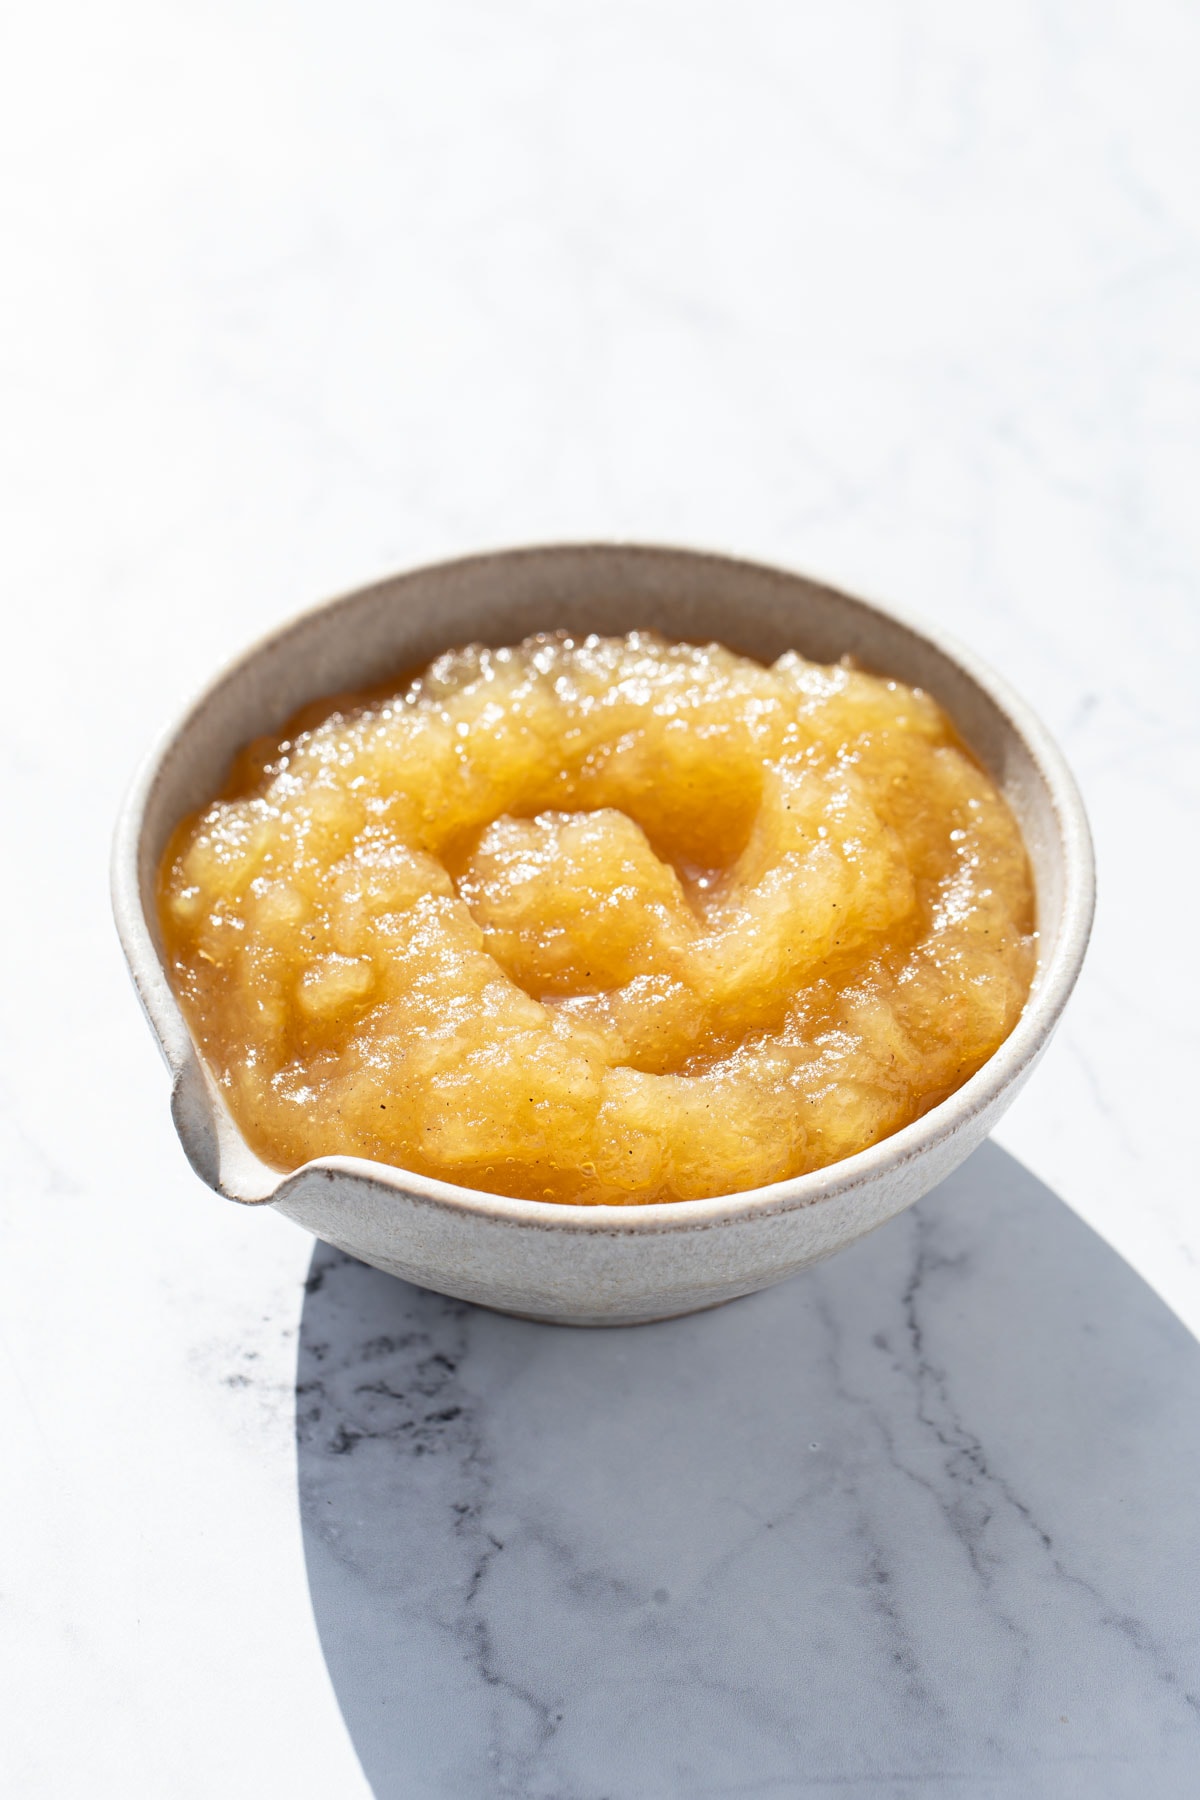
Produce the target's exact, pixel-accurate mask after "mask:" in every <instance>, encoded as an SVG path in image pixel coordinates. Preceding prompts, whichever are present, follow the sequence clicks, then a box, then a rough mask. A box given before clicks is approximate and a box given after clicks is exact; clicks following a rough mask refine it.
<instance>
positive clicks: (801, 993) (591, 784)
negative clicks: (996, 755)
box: [160, 632, 1035, 1203]
mask: <svg viewBox="0 0 1200 1800" xmlns="http://www.w3.org/2000/svg"><path fill="white" fill-rule="evenodd" d="M160 916H161V922H162V929H163V934H164V937H165V940H166V946H167V952H168V966H169V971H170V975H171V979H172V982H173V984H174V986H175V989H176V992H177V994H178V996H179V999H180V1002H181V1004H182V1006H183V1009H184V1012H185V1014H186V1015H187V1018H188V1021H189V1024H190V1025H191V1028H192V1031H193V1033H194V1034H195V1037H196V1039H197V1041H198V1043H199V1044H200V1046H201V1048H202V1050H203V1053H204V1056H205V1059H206V1061H207V1063H208V1065H209V1068H210V1069H211V1070H212V1072H213V1074H214V1076H215V1078H216V1080H217V1081H218V1083H219V1084H220V1086H221V1088H222V1089H223V1091H224V1093H225V1096H226V1099H227V1101H228V1104H229V1107H230V1110H231V1112H232V1113H233V1116H234V1118H235V1119H236V1120H237V1122H238V1125H239V1126H240V1128H241V1130H242V1132H243V1133H244V1135H245V1137H246V1138H247V1140H248V1141H249V1142H250V1144H251V1145H252V1146H253V1147H254V1149H255V1150H256V1151H257V1152H258V1154H259V1155H260V1156H261V1157H263V1158H264V1159H265V1160H266V1161H267V1162H269V1163H271V1164H273V1165H275V1166H277V1167H279V1168H291V1167H295V1166H296V1165H298V1164H299V1163H302V1162H304V1161H306V1160H307V1159H308V1158H310V1157H315V1156H323V1155H332V1154H340V1155H351V1156H365V1157H372V1158H375V1159H376V1160H378V1161H382V1162H388V1163H394V1164H398V1165H400V1166H401V1167H403V1168H406V1169H412V1170H417V1171H421V1172H424V1173H425V1174H428V1175H433V1176H437V1177H440V1178H442V1179H444V1180H448V1181H455V1182H460V1183H464V1184H466V1185H467V1186H469V1187H475V1188H484V1189H490V1190H492V1191H493V1192H496V1193H501V1194H513V1195H522V1196H526V1197H528V1198H531V1199H535V1200H556V1201H572V1202H580V1203H596V1202H610V1203H611V1202H618V1203H631V1202H641V1201H652V1200H683V1199H696V1198H700V1197H703V1196H706V1195H713V1194H725V1193H731V1192H735V1191H738V1190H742V1189H745V1188H751V1187H757V1186H760V1185H761V1184H763V1183H767V1182H773V1181H780V1180H782V1179H783V1178H785V1177H787V1176H791V1175H796V1174H800V1173H803V1172H804V1171H806V1170H810V1169H817V1168H820V1167H822V1166H823V1165H824V1164H826V1163H831V1162H834V1161H836V1160H837V1159H838V1158H839V1157H844V1156H848V1155H850V1154H851V1153H852V1152H854V1151H856V1150H861V1149H863V1148H865V1146H866V1145H868V1144H872V1143H874V1142H875V1141H876V1140H877V1139H879V1138H881V1137H884V1136H885V1135H886V1134H887V1133H889V1132H892V1131H895V1130H897V1129H898V1127H900V1126H902V1125H905V1124H907V1123H908V1122H909V1121H910V1120H912V1119H915V1118H917V1117H918V1116H919V1115H920V1114H922V1113H924V1112H926V1111H928V1109H929V1108H930V1107H931V1106H934V1105H936V1103H937V1102H938V1101H939V1100H942V1099H944V1098H945V1097H946V1096H947V1095H948V1094H950V1093H952V1092H953V1091H954V1089H955V1088H957V1087H959V1086H960V1085H961V1083H962V1082H964V1081H965V1080H966V1079H967V1078H968V1076H970V1075H972V1074H973V1073H974V1072H975V1070H976V1069H978V1068H979V1066H980V1065H981V1064H982V1063H983V1062H984V1061H985V1060H986V1058H987V1057H988V1056H990V1055H991V1053H992V1052H993V1051H994V1050H995V1049H996V1047H997V1046H998V1045H999V1044H1000V1043H1001V1042H1002V1041H1003V1039H1004V1038H1005V1037H1006V1036H1007V1034H1008V1032H1009V1031H1011V1029H1012V1027H1013V1025H1014V1023H1015V1022H1016V1019H1017V1017H1018V1015H1019V1013H1020V1011H1021V1008H1022V1005H1023V1003H1024V1001H1025V997H1026V995H1027V993H1028V991H1029V985H1030V981H1031V978H1032V974H1033V968H1034V960H1035V954H1034V909H1033V888H1032V882H1031V877H1030V870H1029V864H1028V860H1027V858H1026V854H1025V849H1024V846H1023V844H1022V841H1021V836H1020V833H1019V831H1018V829H1017V825H1016V823H1015V821H1014V819H1013V816H1012V814H1011V812H1010V811H1009V809H1008V807H1007V805H1006V804H1005V802H1004V800H1003V799H1002V798H1001V797H1000V795H999V794H998V792H997V790H996V788H995V787H994V785H993V784H992V782H991V781H990V780H989V779H988V777H987V776H986V775H985V774H984V773H983V771H982V770H981V769H980V768H979V766H978V765H977V764H976V763H975V762H974V761H973V760H972V758H971V757H970V755H969V754H968V753H967V752H966V751H965V749H964V748H963V745H962V744H961V742H960V741H959V739H958V738H957V736H956V734H955V732H954V730H953V728H952V727H951V725H950V723H949V721H948V720H947V718H946V716H945V714H944V713H943V712H942V711H941V710H940V709H939V707H938V706H937V705H935V703H934V702H933V701H932V700H931V699H930V698H929V697H928V695H926V694H924V693H922V692H921V691H919V690H914V689H911V688H907V687H904V686H903V685H902V684H900V683H899V682H896V681H889V680H885V679H881V678H879V677H876V676H873V675H868V674H864V673H862V672H861V671H859V670H856V669H853V668H850V667H845V666H837V667H832V668H825V667H821V666H818V665H816V664H814V663H810V662H806V661H805V660H804V659H803V657H801V656H798V655H796V654H794V653H789V654H788V655H786V656H783V657H781V658H780V659H779V661H778V662H777V663H776V664H775V665H774V666H773V667H772V668H764V667H762V666H761V665H760V664H758V663H755V662H752V661H750V660H749V659H748V658H746V657H743V656H737V655H734V654H733V653H732V652H731V651H729V650H725V649H722V648H721V647H720V646H718V645H708V646H705V647H697V646H695V645H691V644H677V643H668V642H666V641H665V640H663V639H661V638H659V637H657V636H654V635H652V634H650V633H647V632H635V633H633V634H631V635H630V636H629V637H627V638H625V639H613V638H596V637H589V638H586V639H578V640H572V639H571V638H569V637H565V636H562V635H559V636H539V637H533V638H530V639H528V640H526V642H525V643H523V644H520V645H518V646H516V647H515V648H512V649H504V650H489V649H483V648H480V647H479V646H472V647H470V648H469V649H466V650H459V651H454V652H451V653H450V654H448V655H446V656H443V657H440V658H439V659H438V661H436V662H435V663H433V664H432V665H431V667H430V668H428V669H427V670H425V671H424V673H423V674H421V675H420V676H419V677H418V678H417V679H415V680H411V681H408V682H406V683H404V684H403V685H402V686H400V687H399V689H398V690H397V691H395V692H393V693H391V694H390V695H388V696H387V697H384V698H379V697H373V698H363V697H361V696H359V697H357V698H351V699H349V700H338V701H335V700H330V701H327V702H325V703H324V704H323V705H321V706H318V707H316V708H311V707H310V708H308V709H307V710H306V712H305V713H304V714H302V715H300V716H299V717H298V718H297V719H296V720H294V721H293V722H292V724H291V726H290V727H289V728H288V729H286V730H285V732H284V733H283V735H282V736H278V737H271V738H264V739H260V740H258V741H257V742H255V743H253V744H251V745H250V746H249V747H248V748H247V749H246V750H245V751H244V752H243V753H242V755H241V756H240V758H239V759H238V761H237V764H236V766H235V768H234V770H233V773H232V777H231V780H230V783H229V785H228V787H227V789H226V791H225V792H224V793H223V794H222V795H221V797H220V798H218V799H216V800H214V801H213V802H212V804H211V805H209V806H207V807H205V808H204V809H203V810H202V811H201V812H200V813H198V814H196V815H195V816H193V817H192V818H189V819H186V820H185V821H184V822H183V823H182V824H181V825H180V827H179V828H178V830H177V831H176V833H175V835H174V838H173V840H172V842H171V844H170V845H169V847H168V850H167V853H166V856H165V857H164V860H163V864H162V870H161V877H160Z"/></svg>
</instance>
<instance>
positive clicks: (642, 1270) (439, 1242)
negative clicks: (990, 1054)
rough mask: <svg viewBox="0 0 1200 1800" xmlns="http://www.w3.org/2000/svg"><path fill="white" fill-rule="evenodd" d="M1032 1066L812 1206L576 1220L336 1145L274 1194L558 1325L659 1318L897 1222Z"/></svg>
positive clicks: (421, 1276) (407, 1273)
mask: <svg viewBox="0 0 1200 1800" xmlns="http://www.w3.org/2000/svg"><path fill="white" fill-rule="evenodd" d="M1035 1061H1036V1059H1035ZM1032 1067H1033V1063H1030V1065H1029V1066H1028V1067H1027V1068H1026V1069H1025V1070H1024V1071H1023V1072H1022V1074H1021V1076H1020V1077H1019V1078H1018V1079H1016V1080H1015V1081H1014V1082H1013V1083H1012V1084H1011V1086H1009V1087H1007V1088H1006V1089H1005V1090H1004V1092H1003V1094H1001V1095H1000V1096H998V1097H997V1098H996V1099H994V1100H993V1101H992V1103H991V1105H989V1106H987V1107H982V1106H981V1107H980V1108H979V1109H978V1110H976V1111H974V1112H971V1113H967V1114H965V1115H964V1116H963V1117H962V1118H960V1119H959V1120H958V1121H957V1123H956V1124H955V1126H954V1127H953V1129H951V1130H950V1131H948V1132H947V1133H946V1135H945V1136H944V1137H941V1138H940V1139H938V1140H937V1141H936V1142H935V1143H932V1144H929V1145H926V1146H924V1147H923V1148H922V1149H920V1150H919V1151H917V1152H916V1153H914V1154H913V1155H912V1156H910V1157H909V1158H908V1159H907V1160H905V1161H903V1162H901V1163H898V1164H896V1165H894V1166H891V1167H887V1168H884V1169H882V1170H880V1171H877V1172H875V1173H872V1174H870V1175H867V1176H865V1177H864V1178H863V1179H862V1180H861V1181H855V1182H852V1183H850V1184H848V1185H846V1186H845V1187H843V1188H842V1190H841V1191H840V1192H837V1193H834V1194H831V1195H829V1196H828V1197H826V1198H824V1199H821V1200H818V1201H815V1202H813V1203H810V1204H808V1205H800V1206H796V1205H789V1204H788V1203H787V1201H786V1200H785V1199H782V1198H781V1200H780V1201H779V1202H778V1203H777V1204H776V1205H774V1206H772V1205H771V1203H770V1202H769V1201H768V1202H767V1203H766V1204H762V1205H758V1206H755V1207H753V1208H750V1209H747V1210H745V1211H737V1210H730V1211H728V1212H725V1213H723V1214H721V1215H720V1216H718V1217H716V1218H710V1219H707V1220H705V1221H704V1222H703V1223H698V1222H697V1223H692V1222H690V1221H688V1222H683V1221H681V1223H680V1225H679V1226H678V1227H673V1226H672V1224H671V1223H670V1222H669V1221H668V1222H666V1223H664V1224H659V1223H657V1221H656V1222H655V1224H654V1225H651V1226H649V1227H647V1223H646V1221H645V1219H644V1218H641V1217H639V1216H638V1215H639V1214H640V1212H641V1210H642V1209H641V1208H638V1207H627V1208H614V1207H606V1208H605V1209H604V1210H605V1213H606V1214H609V1215H611V1214H613V1213H614V1212H618V1213H619V1212H624V1213H625V1215H626V1217H625V1219H624V1220H623V1221H617V1222H608V1221H606V1222H605V1223H604V1224H603V1225H598V1224H597V1223H596V1222H595V1221H594V1220H592V1219H589V1218H588V1217H587V1216H586V1215H587V1214H588V1213H589V1212H590V1211H591V1209H590V1208H585V1207H581V1208H579V1209H578V1210H579V1212H580V1213H581V1214H583V1215H584V1216H583V1217H582V1218H581V1219H580V1220H579V1226H578V1229H575V1230H572V1229H571V1226H570V1225H569V1224H567V1225H565V1226H564V1225H563V1224H562V1223H561V1222H560V1221H559V1219H558V1218H557V1217H556V1218H555V1219H554V1220H553V1221H552V1222H545V1221H539V1220H538V1218H537V1217H536V1216H533V1217H521V1218H518V1219H514V1218H512V1217H506V1216H503V1215H501V1214H497V1213H488V1212H483V1211H468V1210H465V1209H464V1208H462V1207H460V1206H456V1205H453V1204H445V1203H442V1202H440V1201H438V1200H436V1199H432V1198H431V1197H430V1196H429V1195H427V1194H421V1193H419V1192H416V1191H413V1190H412V1189H405V1188H404V1187H396V1186H393V1185H391V1184H385V1183H384V1182H382V1181H380V1180H379V1178H378V1177H377V1176H375V1175H373V1174H371V1173H369V1172H361V1171H359V1170H356V1169H354V1168H353V1167H351V1166H347V1165H346V1164H344V1163H339V1161H338V1159H333V1158H331V1159H329V1161H327V1162H322V1163H315V1164H310V1165H309V1166H308V1167H307V1168H306V1169H304V1170H302V1171H301V1172H300V1173H299V1174H298V1175H296V1176H295V1177H293V1179H292V1180H291V1181H290V1182H288V1183H287V1184H286V1186H285V1188H284V1189H283V1191H282V1192H281V1193H280V1194H279V1196H278V1197H277V1198H276V1200H275V1201H274V1202H273V1204H274V1206H275V1208H276V1210H277V1211H279V1212H282V1213H284V1214H285V1215H286V1216H287V1217H288V1218H289V1219H293V1220H295V1222H296V1223H297V1224H298V1225H302V1226H303V1227H304V1228H305V1230H307V1231H311V1232H312V1233H313V1235H314V1236H316V1237H319V1238H322V1239H324V1241H325V1242H326V1243H328V1244H332V1245H333V1246H334V1248H335V1249H339V1250H344V1251H345V1252H346V1253H347V1254H348V1255H350V1256H354V1257H357V1258H358V1260H359V1261H360V1262H366V1263H371V1264H372V1265H373V1266H374V1267H375V1268H377V1269H383V1270H385V1271H386V1273H387V1274H389V1275H398V1276H400V1277H401V1278H402V1279H403V1280H405V1281H412V1282H415V1283H416V1284H417V1286H419V1287H426V1288H433V1289H434V1290H435V1291H436V1292H438V1293H443V1294H451V1295H453V1296H454V1297H455V1298H456V1299H459V1300H472V1301H475V1302H476V1303H477V1304H479V1305H482V1306H489V1307H491V1308H493V1310H495V1311H497V1312H505V1313H515V1314H516V1315H517V1316H518V1317H520V1318H524V1319H541V1320H545V1321H546V1322H548V1323H552V1324H557V1325H645V1324H649V1323H651V1322H654V1321H657V1320H660V1319H671V1318H676V1317H678V1316H679V1315H680V1314H683V1313H691V1312H700V1311H703V1310H705V1309H706V1308H708V1307H712V1306H720V1305H722V1304H723V1303H724V1302H725V1301H726V1300H735V1299H737V1298H738V1297H739V1296H740V1295H742V1294H753V1293H757V1292H758V1291H759V1289H760V1288H766V1287H771V1286H773V1285H774V1284H775V1283H776V1282H778V1281H786V1280H787V1278H788V1277H789V1276H790V1275H795V1274H797V1273H798V1272H799V1271H800V1270H801V1269H806V1268H808V1267H809V1265H810V1264H811V1263H816V1262H820V1261H822V1259H823V1258H824V1257H826V1256H832V1255H833V1253H834V1251H835V1250H842V1249H845V1247H846V1246H847V1245H848V1244H852V1243H854V1242H855V1240H856V1239H858V1238H860V1237H864V1236H865V1235H866V1233H867V1232H869V1231H873V1230H874V1229H875V1228H876V1226H879V1225H883V1224H886V1222H887V1221H888V1220H889V1219H891V1218H894V1217H895V1215H896V1214H897V1213H899V1212H903V1210H904V1208H905V1207H906V1206H911V1205H912V1203H913V1201H915V1200H919V1199H920V1198H921V1196H922V1195H923V1194H927V1193H928V1192H929V1191H930V1189H931V1188H934V1187H936V1186H937V1184H938V1182H940V1181H944V1180H945V1178H946V1176H948V1175H949V1174H951V1173H952V1171H953V1170H954V1169H956V1168H957V1167H958V1165H959V1164H960V1163H961V1162H962V1161H963V1160H964V1159H965V1158H966V1157H967V1156H969V1155H970V1153H971V1151H972V1150H974V1149H975V1148H976V1146H977V1145H979V1144H980V1143H982V1141H983V1139H984V1138H985V1137H986V1136H987V1133H988V1131H989V1130H990V1129H991V1127H992V1125H993V1124H994V1123H995V1121H996V1119H998V1118H999V1116H1000V1114H1001V1113H1002V1112H1003V1111H1004V1110H1005V1109H1006V1108H1007V1106H1008V1104H1009V1102H1010V1101H1011V1100H1012V1099H1013V1098H1014V1097H1015V1096H1016V1094H1017V1093H1018V1092H1019V1090H1020V1088H1021V1087H1022V1086H1023V1084H1024V1082H1025V1080H1026V1079H1027V1078H1028V1075H1029V1072H1030V1069H1032ZM401 1179H403V1178H401ZM654 1210H655V1213H656V1214H660V1215H661V1214H662V1213H663V1212H664V1211H666V1208H663V1207H656V1208H655V1209H654ZM553 1211H554V1213H555V1214H556V1215H558V1214H561V1212H562V1211H563V1209H562V1208H561V1207H555V1208H554V1209H553Z"/></svg>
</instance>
